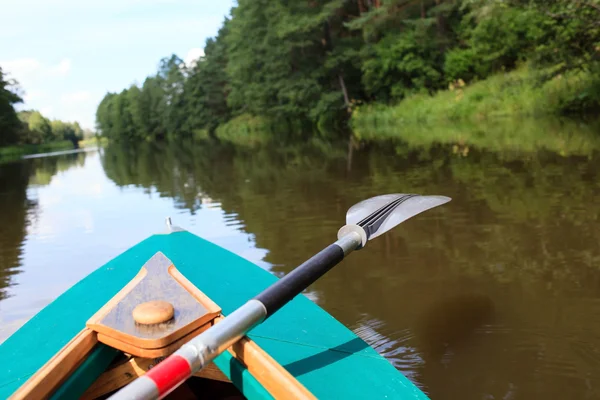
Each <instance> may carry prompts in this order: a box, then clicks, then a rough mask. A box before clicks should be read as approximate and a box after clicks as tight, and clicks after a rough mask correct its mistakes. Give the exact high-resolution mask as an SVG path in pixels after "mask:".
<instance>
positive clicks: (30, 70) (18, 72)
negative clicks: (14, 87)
mask: <svg viewBox="0 0 600 400" xmlns="http://www.w3.org/2000/svg"><path fill="white" fill-rule="evenodd" d="M0 66H1V67H2V69H3V70H4V72H6V73H8V75H9V76H10V77H11V78H14V79H16V80H17V81H18V82H19V83H20V84H21V85H23V84H25V83H28V82H30V81H31V80H35V79H39V78H44V77H48V76H64V75H67V74H68V73H69V71H71V60H70V59H69V58H64V59H62V60H61V61H60V62H59V63H58V64H54V65H52V64H44V63H42V62H41V61H40V60H38V59H36V58H32V57H26V58H17V59H15V60H6V61H0Z"/></svg>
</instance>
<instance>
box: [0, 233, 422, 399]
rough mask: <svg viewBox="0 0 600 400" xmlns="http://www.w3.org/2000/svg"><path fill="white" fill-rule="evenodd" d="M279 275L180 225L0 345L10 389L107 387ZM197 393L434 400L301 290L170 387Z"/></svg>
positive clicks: (99, 393)
mask: <svg viewBox="0 0 600 400" xmlns="http://www.w3.org/2000/svg"><path fill="white" fill-rule="evenodd" d="M277 280H278V278H277V277H275V276H273V275H272V274H270V273H269V272H268V271H266V270H264V269H262V268H260V267H258V266H257V265H255V264H253V263H252V262H250V261H247V260H245V259H243V258H241V257H239V256H237V255H235V254H233V253H231V252H229V251H227V250H225V249H223V248H221V247H219V246H217V245H215V244H213V243H210V242H209V241H206V240H204V239H202V238H200V237H198V236H195V235H194V234H192V233H190V232H188V231H185V230H182V229H178V228H173V227H170V226H169V227H168V229H167V231H166V232H164V233H160V234H155V235H153V236H150V237H149V238H147V239H145V240H144V241H142V242H140V243H138V244H137V245H135V246H133V247H132V248H130V249H129V250H127V251H125V252H124V253H122V254H120V255H118V256H117V257H116V258H114V259H113V260H111V261H110V262H108V263H107V264H106V265H104V266H102V267H100V268H99V269H97V270H96V271H94V272H93V273H91V274H90V275H88V276H87V277H86V278H84V279H83V280H81V281H80V282H78V283H77V284H75V285H74V286H73V287H71V288H70V289H69V290H68V291H66V292H65V293H64V294H62V295H61V296H60V297H58V298H57V299H56V300H54V301H53V302H52V303H50V304H49V305H48V306H46V307H45V308H44V309H43V310H41V311H40V312H39V313H38V314H37V315H35V316H34V317H33V318H31V320H29V321H28V322H27V323H26V324H25V325H23V326H22V327H21V328H20V329H19V330H18V331H17V332H15V333H14V334H13V335H12V336H11V337H9V338H8V339H7V340H6V341H5V342H4V343H3V344H2V345H0V360H2V363H1V366H0V372H1V373H0V398H8V397H11V396H12V398H15V399H20V398H68V399H71V398H86V399H93V398H106V396H107V395H111V394H112V393H115V392H116V391H118V390H119V389H120V388H122V387H123V386H125V385H128V384H129V383H130V382H132V381H133V380H135V379H136V378H138V377H140V376H142V375H144V374H146V373H147V372H148V371H151V369H152V368H153V367H154V366H155V365H157V364H158V363H160V361H161V360H163V359H164V358H165V357H167V356H169V355H170V354H171V353H173V352H174V351H175V350H177V349H178V348H179V347H181V345H182V344H184V343H186V342H187V341H189V340H190V339H192V338H194V337H196V336H197V335H199V334H200V333H201V332H203V331H205V330H207V329H208V328H209V327H211V326H214V325H216V324H219V323H222V322H221V321H223V320H224V319H225V318H227V315H228V314H230V313H232V312H233V311H234V310H236V309H238V308H239V307H240V306H242V305H243V304H244V303H245V302H246V301H247V300H248V299H251V298H252V297H253V296H255V295H256V294H257V293H259V292H261V291H262V290H264V289H265V288H267V287H268V286H270V285H272V284H273V283H275V282H276V281H277ZM207 394H210V395H208V396H207ZM177 395H178V396H177ZM191 395H194V396H198V397H203V398H207V397H208V398H231V399H234V398H247V399H272V398H306V399H309V398H319V399H327V398H330V399H339V398H344V399H349V398H369V399H383V398H385V399H427V397H426V395H425V394H424V393H423V392H422V391H421V390H420V389H419V388H417V387H416V386H415V385H414V384H413V383H411V382H410V381H409V380H408V379H407V378H406V377H405V376H404V375H403V374H402V373H400V372H399V371H398V370H396V368H394V367H393V366H392V365H391V364H390V362H389V361H387V360H386V359H385V358H384V357H382V356H381V355H380V354H378V353H377V352H376V351H375V350H374V349H373V348H371V347H370V346H369V345H368V344H367V343H366V342H364V341H363V340H362V339H360V338H359V337H358V336H357V335H355V334H354V333H353V332H352V331H351V330H349V329H348V328H346V327H345V326H344V325H343V324H342V323H340V322H339V321H337V320H336V319H335V318H333V317H332V316H331V315H329V314H328V313H327V312H326V311H325V310H323V309H322V308H320V307H319V306H318V305H316V304H315V303H313V302H312V301H311V300H309V299H308V298H307V297H305V296H304V295H302V294H300V295H298V296H295V297H294V298H293V300H291V301H290V302H289V303H287V304H286V305H285V306H284V307H283V308H281V310H280V311H278V312H277V313H276V314H274V315H273V316H272V317H271V318H269V319H268V320H266V321H265V322H264V323H262V324H261V325H259V326H257V327H256V328H254V329H253V330H252V331H251V332H250V333H249V334H247V335H246V336H244V337H243V338H242V339H241V340H240V341H238V342H236V343H235V344H234V345H232V346H231V347H230V348H229V349H228V350H227V351H225V352H223V353H222V354H220V355H219V356H218V357H216V358H215V359H214V361H213V362H212V363H211V364H209V365H208V366H207V367H206V368H203V369H202V370H201V371H200V372H197V373H195V374H194V376H193V377H192V378H190V379H188V380H187V381H186V383H185V384H184V385H182V386H180V387H178V388H177V389H176V390H175V391H173V392H172V393H171V394H170V395H169V396H175V397H186V398H187V397H189V396H191Z"/></svg>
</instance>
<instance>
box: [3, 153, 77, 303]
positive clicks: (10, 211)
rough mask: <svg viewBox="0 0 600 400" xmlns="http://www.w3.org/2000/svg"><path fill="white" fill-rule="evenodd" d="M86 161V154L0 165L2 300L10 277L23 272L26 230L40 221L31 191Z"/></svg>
mask: <svg viewBox="0 0 600 400" xmlns="http://www.w3.org/2000/svg"><path fill="white" fill-rule="evenodd" d="M84 159H85V154H82V153H79V154H69V155H65V156H61V157H47V158H36V159H31V160H27V161H23V162H11V163H5V164H2V165H0V210H2V217H3V218H2V224H0V300H2V299H4V298H6V296H7V293H6V290H5V288H7V287H8V286H10V285H11V277H12V276H13V275H15V274H18V273H19V272H20V267H21V261H22V252H23V241H24V239H25V235H26V232H27V227H28V226H30V225H31V224H32V223H35V221H36V220H37V214H38V212H39V208H38V203H37V199H36V197H35V195H34V194H33V193H32V192H31V190H34V189H35V188H36V187H40V186H44V185H47V184H49V183H50V181H51V179H52V177H53V176H55V175H56V174H57V173H59V172H62V171H66V170H68V169H69V168H71V167H73V166H76V165H79V166H81V165H83V162H84ZM28 188H29V189H28Z"/></svg>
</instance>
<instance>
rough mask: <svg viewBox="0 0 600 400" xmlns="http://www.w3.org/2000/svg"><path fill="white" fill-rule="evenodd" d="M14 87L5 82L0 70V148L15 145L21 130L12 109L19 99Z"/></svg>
mask: <svg viewBox="0 0 600 400" xmlns="http://www.w3.org/2000/svg"><path fill="white" fill-rule="evenodd" d="M14 86H15V82H14V81H9V80H7V79H6V77H5V76H4V73H3V72H2V68H0V146H5V145H8V144H12V143H15V142H16V141H17V140H18V135H19V131H20V129H21V123H20V122H19V118H18V117H17V113H16V112H15V109H14V105H15V104H16V103H19V102H21V98H20V97H19V96H18V95H17V94H16V93H15V88H14Z"/></svg>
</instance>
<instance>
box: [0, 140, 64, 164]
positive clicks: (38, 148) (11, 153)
mask: <svg viewBox="0 0 600 400" xmlns="http://www.w3.org/2000/svg"><path fill="white" fill-rule="evenodd" d="M70 149H73V143H72V142H71V141H69V140H62V141H59V142H51V143H44V144H24V145H18V146H6V147H0V160H2V161H7V160H16V159H19V158H21V157H22V156H24V155H27V154H37V153H49V152H52V151H60V150H70Z"/></svg>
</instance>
